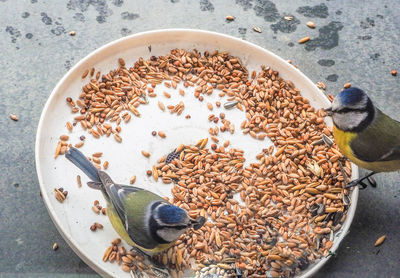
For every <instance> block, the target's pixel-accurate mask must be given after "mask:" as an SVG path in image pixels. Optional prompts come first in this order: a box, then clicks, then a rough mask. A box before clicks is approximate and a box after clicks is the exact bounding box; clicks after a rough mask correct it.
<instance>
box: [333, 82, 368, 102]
mask: <svg viewBox="0 0 400 278" xmlns="http://www.w3.org/2000/svg"><path fill="white" fill-rule="evenodd" d="M338 97H339V99H340V102H341V103H342V104H343V105H345V106H351V105H355V104H357V103H360V102H361V101H363V100H364V99H365V97H366V94H365V93H364V91H363V90H361V89H358V88H355V87H351V88H348V89H345V90H343V91H342V92H341V93H340V94H339V95H338Z"/></svg>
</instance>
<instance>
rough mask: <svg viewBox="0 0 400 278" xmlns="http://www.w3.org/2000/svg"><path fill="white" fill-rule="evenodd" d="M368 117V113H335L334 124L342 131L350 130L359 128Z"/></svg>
mask: <svg viewBox="0 0 400 278" xmlns="http://www.w3.org/2000/svg"><path fill="white" fill-rule="evenodd" d="M367 116H368V113H366V112H347V113H341V114H339V113H335V114H334V115H333V122H334V123H335V125H336V126H337V127H338V128H340V129H342V130H350V129H353V128H356V127H358V126H359V125H360V124H361V123H362V121H364V120H365V119H366V118H367Z"/></svg>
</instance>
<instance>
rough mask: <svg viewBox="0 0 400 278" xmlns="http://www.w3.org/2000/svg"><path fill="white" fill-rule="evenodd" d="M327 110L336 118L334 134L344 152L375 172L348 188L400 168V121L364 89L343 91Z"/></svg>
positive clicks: (356, 162)
mask: <svg viewBox="0 0 400 278" xmlns="http://www.w3.org/2000/svg"><path fill="white" fill-rule="evenodd" d="M325 111H326V112H327V114H328V115H329V116H331V117H332V120H333V135H334V137H335V141H336V144H337V145H338V147H339V148H340V150H341V151H342V152H343V154H344V155H345V156H346V157H348V158H349V159H350V160H351V161H352V162H353V163H354V164H356V165H358V166H360V167H361V168H364V169H368V170H371V171H372V172H370V173H369V174H367V175H366V176H364V177H363V178H360V179H357V180H354V181H352V182H350V183H349V184H348V185H347V187H352V186H355V185H357V184H360V185H362V187H363V188H365V187H366V184H365V183H363V180H365V179H370V177H371V176H372V175H373V174H375V173H378V172H391V171H397V170H400V123H399V122H398V121H396V120H393V119H392V118H390V117H389V116H387V115H386V114H384V113H383V112H382V111H381V110H379V109H378V108H376V107H375V106H374V104H373V103H372V101H371V99H370V98H369V97H368V95H367V94H366V93H365V92H364V91H362V90H360V89H358V88H348V89H345V90H343V91H342V92H341V93H339V94H338V95H337V96H336V98H335V99H334V101H333V102H332V107H330V108H328V109H325ZM370 181H371V180H370Z"/></svg>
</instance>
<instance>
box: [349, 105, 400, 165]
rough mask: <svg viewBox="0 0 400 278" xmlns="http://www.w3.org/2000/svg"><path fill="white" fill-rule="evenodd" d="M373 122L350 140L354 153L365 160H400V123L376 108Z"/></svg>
mask: <svg viewBox="0 0 400 278" xmlns="http://www.w3.org/2000/svg"><path fill="white" fill-rule="evenodd" d="M376 111H377V113H376V117H375V120H374V121H373V122H372V124H371V125H370V126H369V127H367V128H366V129H365V130H364V131H362V132H360V133H358V134H357V136H356V137H355V138H354V139H353V140H352V141H351V142H350V147H351V149H352V151H353V153H354V155H355V156H356V157H357V158H358V159H360V160H363V161H367V162H375V161H389V160H400V123H399V122H398V121H396V120H393V119H392V118H390V117H388V116H387V115H385V114H384V113H382V112H381V111H380V110H378V109H377V110H376Z"/></svg>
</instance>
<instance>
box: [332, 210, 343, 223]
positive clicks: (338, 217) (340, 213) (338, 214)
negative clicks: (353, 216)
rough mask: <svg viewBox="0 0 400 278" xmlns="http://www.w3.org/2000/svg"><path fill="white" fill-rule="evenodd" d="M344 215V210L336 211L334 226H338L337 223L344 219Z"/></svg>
mask: <svg viewBox="0 0 400 278" xmlns="http://www.w3.org/2000/svg"><path fill="white" fill-rule="evenodd" d="M342 217H343V212H342V211H338V212H336V213H335V216H334V217H333V223H332V224H333V226H336V225H337V224H339V222H340V219H342Z"/></svg>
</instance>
